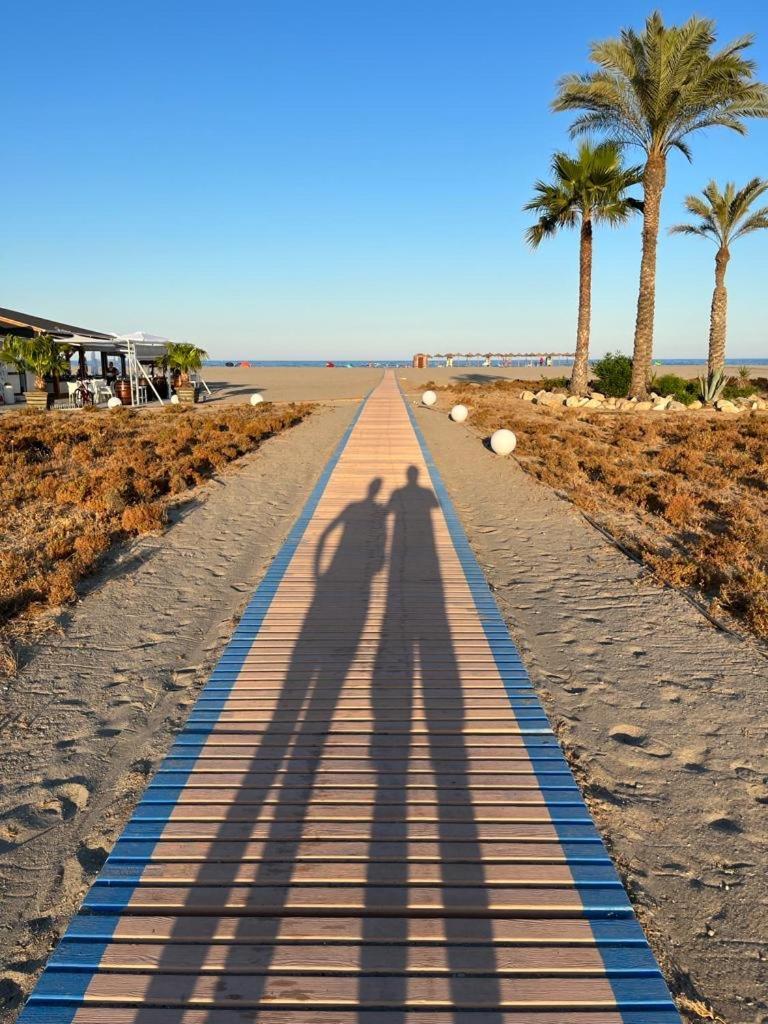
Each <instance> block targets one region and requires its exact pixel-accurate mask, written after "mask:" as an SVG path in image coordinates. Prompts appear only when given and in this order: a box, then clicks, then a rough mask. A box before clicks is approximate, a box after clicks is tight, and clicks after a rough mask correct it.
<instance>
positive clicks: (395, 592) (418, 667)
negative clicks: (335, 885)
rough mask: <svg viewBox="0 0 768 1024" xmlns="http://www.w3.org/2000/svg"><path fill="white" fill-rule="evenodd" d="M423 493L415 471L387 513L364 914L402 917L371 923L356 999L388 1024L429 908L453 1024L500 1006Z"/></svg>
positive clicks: (454, 675)
mask: <svg viewBox="0 0 768 1024" xmlns="http://www.w3.org/2000/svg"><path fill="white" fill-rule="evenodd" d="M418 481H419V471H418V468H417V467H416V466H409V467H408V470H407V472H406V483H405V486H403V487H400V488H398V489H397V490H395V491H394V492H393V493H392V495H391V497H390V500H389V504H388V506H387V511H388V512H389V515H390V516H391V524H390V529H391V538H392V539H391V544H390V550H389V558H388V570H389V576H388V582H387V601H386V609H385V612H384V617H383V620H382V626H381V640H380V644H379V649H378V652H377V656H376V662H375V665H374V670H373V678H372V705H373V716H374V721H373V730H372V733H371V739H370V759H371V763H372V765H373V767H374V770H375V773H376V790H375V796H374V806H373V814H372V817H373V821H372V826H371V843H370V849H369V862H368V874H367V882H368V889H367V897H368V898H367V906H366V910H367V912H368V914H369V915H374V914H376V913H379V914H380V913H382V912H383V913H386V912H387V911H388V910H389V912H390V913H394V908H396V907H401V908H403V913H402V914H401V916H399V917H398V916H394V917H392V918H390V919H385V920H381V921H380V920H377V919H376V918H375V917H374V916H367V917H366V919H365V923H364V929H363V935H364V938H365V940H366V945H365V946H364V949H363V955H362V963H361V969H362V975H361V980H360V989H359V991H360V1004H361V1006H375V1005H377V1003H378V1002H380V1000H381V998H382V996H383V997H384V998H385V999H386V1003H387V1005H388V1006H389V1005H391V1006H393V1008H396V1007H400V1009H399V1010H397V1011H395V1012H392V1013H391V1014H390V1016H389V1017H388V1018H387V1019H388V1021H391V1024H399V1022H404V1021H405V1020H406V1016H407V1010H406V1007H407V1005H408V997H409V979H408V977H407V972H408V969H409V966H410V964H409V959H410V957H411V956H412V954H413V952H414V950H415V949H416V947H414V946H413V945H409V941H408V940H409V935H408V930H409V921H408V917H407V915H408V908H409V906H411V907H413V908H414V910H415V913H416V914H417V915H419V916H423V915H424V913H425V910H424V909H423V908H425V907H433V906H434V907H435V908H436V909H434V910H430V911H429V913H430V914H431V915H432V916H433V917H434V918H436V919H437V920H438V925H437V930H436V935H435V938H437V939H438V940H439V939H440V938H441V937H444V940H445V942H446V943H447V946H446V949H445V958H444V963H443V966H444V968H446V969H447V971H448V972H449V977H448V979H447V980H446V981H445V982H444V985H445V987H444V988H443V991H442V995H443V998H445V997H446V996H447V998H448V1000H449V1004H448V1005H449V1006H451V1007H453V1011H452V1016H453V1019H454V1020H456V1021H458V1020H465V1019H467V1015H466V1014H465V1013H463V1012H462V1010H461V1005H462V1004H463V1005H464V1006H466V1005H467V998H468V993H470V992H474V993H476V995H477V997H478V1003H479V1005H480V1006H485V1007H491V1008H493V1007H498V1006H499V1002H500V993H499V990H498V983H497V980H496V978H495V973H496V969H497V965H496V957H495V953H494V949H493V943H492V926H491V923H490V922H489V920H488V919H487V914H488V897H487V891H486V887H485V874H484V869H483V864H482V850H481V847H480V843H479V837H478V829H477V824H476V822H475V814H474V809H473V804H472V793H471V788H470V779H469V761H468V755H467V749H466V744H465V741H464V734H463V725H464V717H465V715H464V700H463V693H462V686H461V679H460V675H459V668H458V665H457V661H456V654H455V650H454V645H453V637H452V634H451V627H450V623H449V621H448V611H447V607H446V600H445V589H444V585H443V578H442V572H441V565H440V556H439V552H438V548H437V541H436V537H435V531H434V524H433V512H434V511H435V510H436V509H437V508H438V507H439V506H438V501H437V498H436V497H435V493H434V491H433V490H432V489H431V488H429V487H422V486H421V485H420V484H419V482H418ZM417 673H418V674H419V676H420V683H421V685H420V688H419V687H417V685H416V677H417ZM419 696H421V705H420V706H419V702H418V697H419ZM412 765H418V767H419V770H420V771H427V772H429V771H430V770H431V772H432V774H433V779H434V782H433V787H432V788H430V786H429V785H419V784H416V783H414V781H413V777H412V776H411V771H412V770H413V769H412ZM431 823H434V824H431ZM414 835H415V836H416V841H418V839H419V838H422V839H432V840H434V841H433V842H430V843H429V845H430V846H431V847H432V849H433V855H436V858H437V865H435V877H434V881H432V882H431V883H429V884H424V883H422V884H421V885H418V884H417V885H414V884H413V882H411V883H410V884H409V864H408V856H409V848H410V842H409V840H411V841H414ZM441 883H442V884H441ZM429 890H431V893H430V892H429ZM418 908H422V909H418ZM441 930H442V936H441V935H440V931H441ZM374 939H377V940H378V941H381V940H382V939H385V940H386V941H387V943H388V945H387V947H386V958H385V959H386V965H387V971H388V973H389V972H391V976H390V978H389V979H388V981H387V983H386V985H384V986H382V984H381V979H377V978H376V977H375V968H376V965H377V964H378V963H379V962H380V961H381V950H380V949H379V948H377V947H376V946H375V945H373V944H370V945H369V944H368V943H369V942H371V943H373V941H374ZM467 945H472V946H473V947H474V949H473V951H472V954H471V956H472V963H471V970H472V972H473V973H474V972H476V973H477V974H478V975H479V977H478V978H476V979H472V978H467V977H466V976H465V975H466V973H467V971H468V969H469V967H470V965H469V964H468V962H467ZM462 947H463V948H462ZM424 981H426V979H424ZM481 990H482V991H481ZM420 1001H424V1000H423V997H422V999H421V1000H420ZM482 1019H483V1024H495V1022H497V1021H498V1022H501V1019H502V1018H501V1015H500V1014H497V1013H496V1012H494V1010H493V1009H486V1012H485V1013H484V1014H483V1017H482Z"/></svg>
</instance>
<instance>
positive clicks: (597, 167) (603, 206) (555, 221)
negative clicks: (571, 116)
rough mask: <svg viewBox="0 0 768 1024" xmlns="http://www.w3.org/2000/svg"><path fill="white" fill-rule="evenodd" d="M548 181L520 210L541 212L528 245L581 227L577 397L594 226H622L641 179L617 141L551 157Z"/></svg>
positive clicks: (582, 378) (583, 386)
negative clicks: (625, 161) (633, 189)
mask: <svg viewBox="0 0 768 1024" xmlns="http://www.w3.org/2000/svg"><path fill="white" fill-rule="evenodd" d="M552 178H553V180H552V181H551V182H546V181H537V182H536V185H535V189H536V195H535V197H534V198H533V199H532V200H531V201H530V203H527V204H526V205H525V207H524V209H526V210H533V211H534V212H535V213H538V214H539V219H538V221H537V222H536V223H535V224H534V225H533V226H532V227H530V228H528V231H527V232H526V238H527V240H528V244H529V245H531V246H532V247H533V248H536V247H537V246H538V245H539V244H540V243H541V242H542V241H543V240H544V239H545V238H549V237H551V236H552V235H556V234H557V233H558V231H560V230H561V229H562V228H575V227H579V228H580V231H581V242H580V247H579V317H578V326H577V329H576V355H575V357H574V361H573V371H572V373H571V384H570V391H571V393H572V394H574V395H581V394H584V392H585V391H586V390H587V382H588V378H589V332H590V321H591V314H592V227H593V224H599V223H605V224H611V225H617V224H623V223H624V222H625V221H626V220H628V218H629V217H630V216H631V215H632V214H633V213H635V212H637V211H638V210H641V209H642V206H643V204H642V203H641V202H640V201H639V200H638V199H633V198H632V197H631V196H628V195H627V194H626V193H627V189H630V188H631V187H632V186H633V185H637V184H638V182H640V181H641V180H642V168H641V167H624V166H623V165H622V162H621V150H620V148H619V146H617V145H616V143H615V142H602V143H600V144H599V145H597V146H595V145H592V144H591V143H589V142H582V143H581V144H580V146H579V150H578V153H577V155H576V156H569V155H568V154H567V153H555V155H554V156H553V158H552Z"/></svg>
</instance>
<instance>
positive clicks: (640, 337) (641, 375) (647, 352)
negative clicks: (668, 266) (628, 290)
mask: <svg viewBox="0 0 768 1024" xmlns="http://www.w3.org/2000/svg"><path fill="white" fill-rule="evenodd" d="M666 179H667V160H666V157H665V156H664V155H663V154H660V153H652V154H651V155H650V156H649V157H648V162H647V163H646V165H645V171H644V173H643V192H644V197H643V198H644V207H643V257H642V260H641V262H640V291H639V293H638V296H637V319H636V321H635V345H634V351H633V356H632V383H631V384H630V388H629V393H630V394H631V395H636V396H637V397H643V396H644V395H645V394H646V390H647V387H648V375H649V373H650V369H651V357H652V355H653V316H654V311H655V308H656V250H657V248H658V243H659V217H660V214H661V196H662V193H663V191H664V185H665V184H666Z"/></svg>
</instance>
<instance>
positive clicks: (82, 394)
mask: <svg viewBox="0 0 768 1024" xmlns="http://www.w3.org/2000/svg"><path fill="white" fill-rule="evenodd" d="M72 404H73V405H74V406H75V408H77V409H84V408H85V407H86V406H87V405H93V392H92V391H91V389H90V388H89V387H88V384H87V383H86V381H84V380H79V381H78V382H77V387H76V388H75V390H74V391H73V392H72Z"/></svg>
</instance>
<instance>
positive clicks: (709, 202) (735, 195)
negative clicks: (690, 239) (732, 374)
mask: <svg viewBox="0 0 768 1024" xmlns="http://www.w3.org/2000/svg"><path fill="white" fill-rule="evenodd" d="M766 192H768V181H764V180H763V179H762V178H753V179H752V180H751V181H748V182H747V184H746V185H745V186H744V188H741V189H739V190H738V192H737V191H736V186H735V185H734V183H733V182H732V181H729V182H728V183H727V184H726V186H725V188H724V189H723V191H722V192H721V191H720V189H719V187H718V185H717V182H715V181H710V183H709V184H708V185H707V187H706V188H705V189H704V191H703V193H702V196H703V198H702V196H687V197H686V200H685V206H686V209H687V210H688V212H689V213H691V214H693V216H694V217H698V218H699V220H698V223H697V224H675V225H674V227H671V228H670V229H669V230H670V234H673V235H699V236H701V237H702V238H710V239H712V240H713V241H714V242H715V244H716V245H717V253H716V255H715V289H714V291H713V293H712V310H711V313H710V319H709V360H708V366H707V371H708V374H709V377H710V379H711V378H712V377H713V376H714V375H715V374H718V373H719V374H722V373H723V372H724V369H725V336H726V321H727V313H728V292H727V290H726V287H725V272H726V270H727V269H728V261H729V260H730V258H731V243H732V242H735V241H736V239H737V238H741V237H742V236H743V235H749V234H751V233H752V232H753V231H760V230H763V229H766V228H768V206H761V207H760V208H759V209H757V210H754V209H752V207H753V204H754V203H755V201H756V200H757V199H759V198H760V196H763V195H765V193H766Z"/></svg>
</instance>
